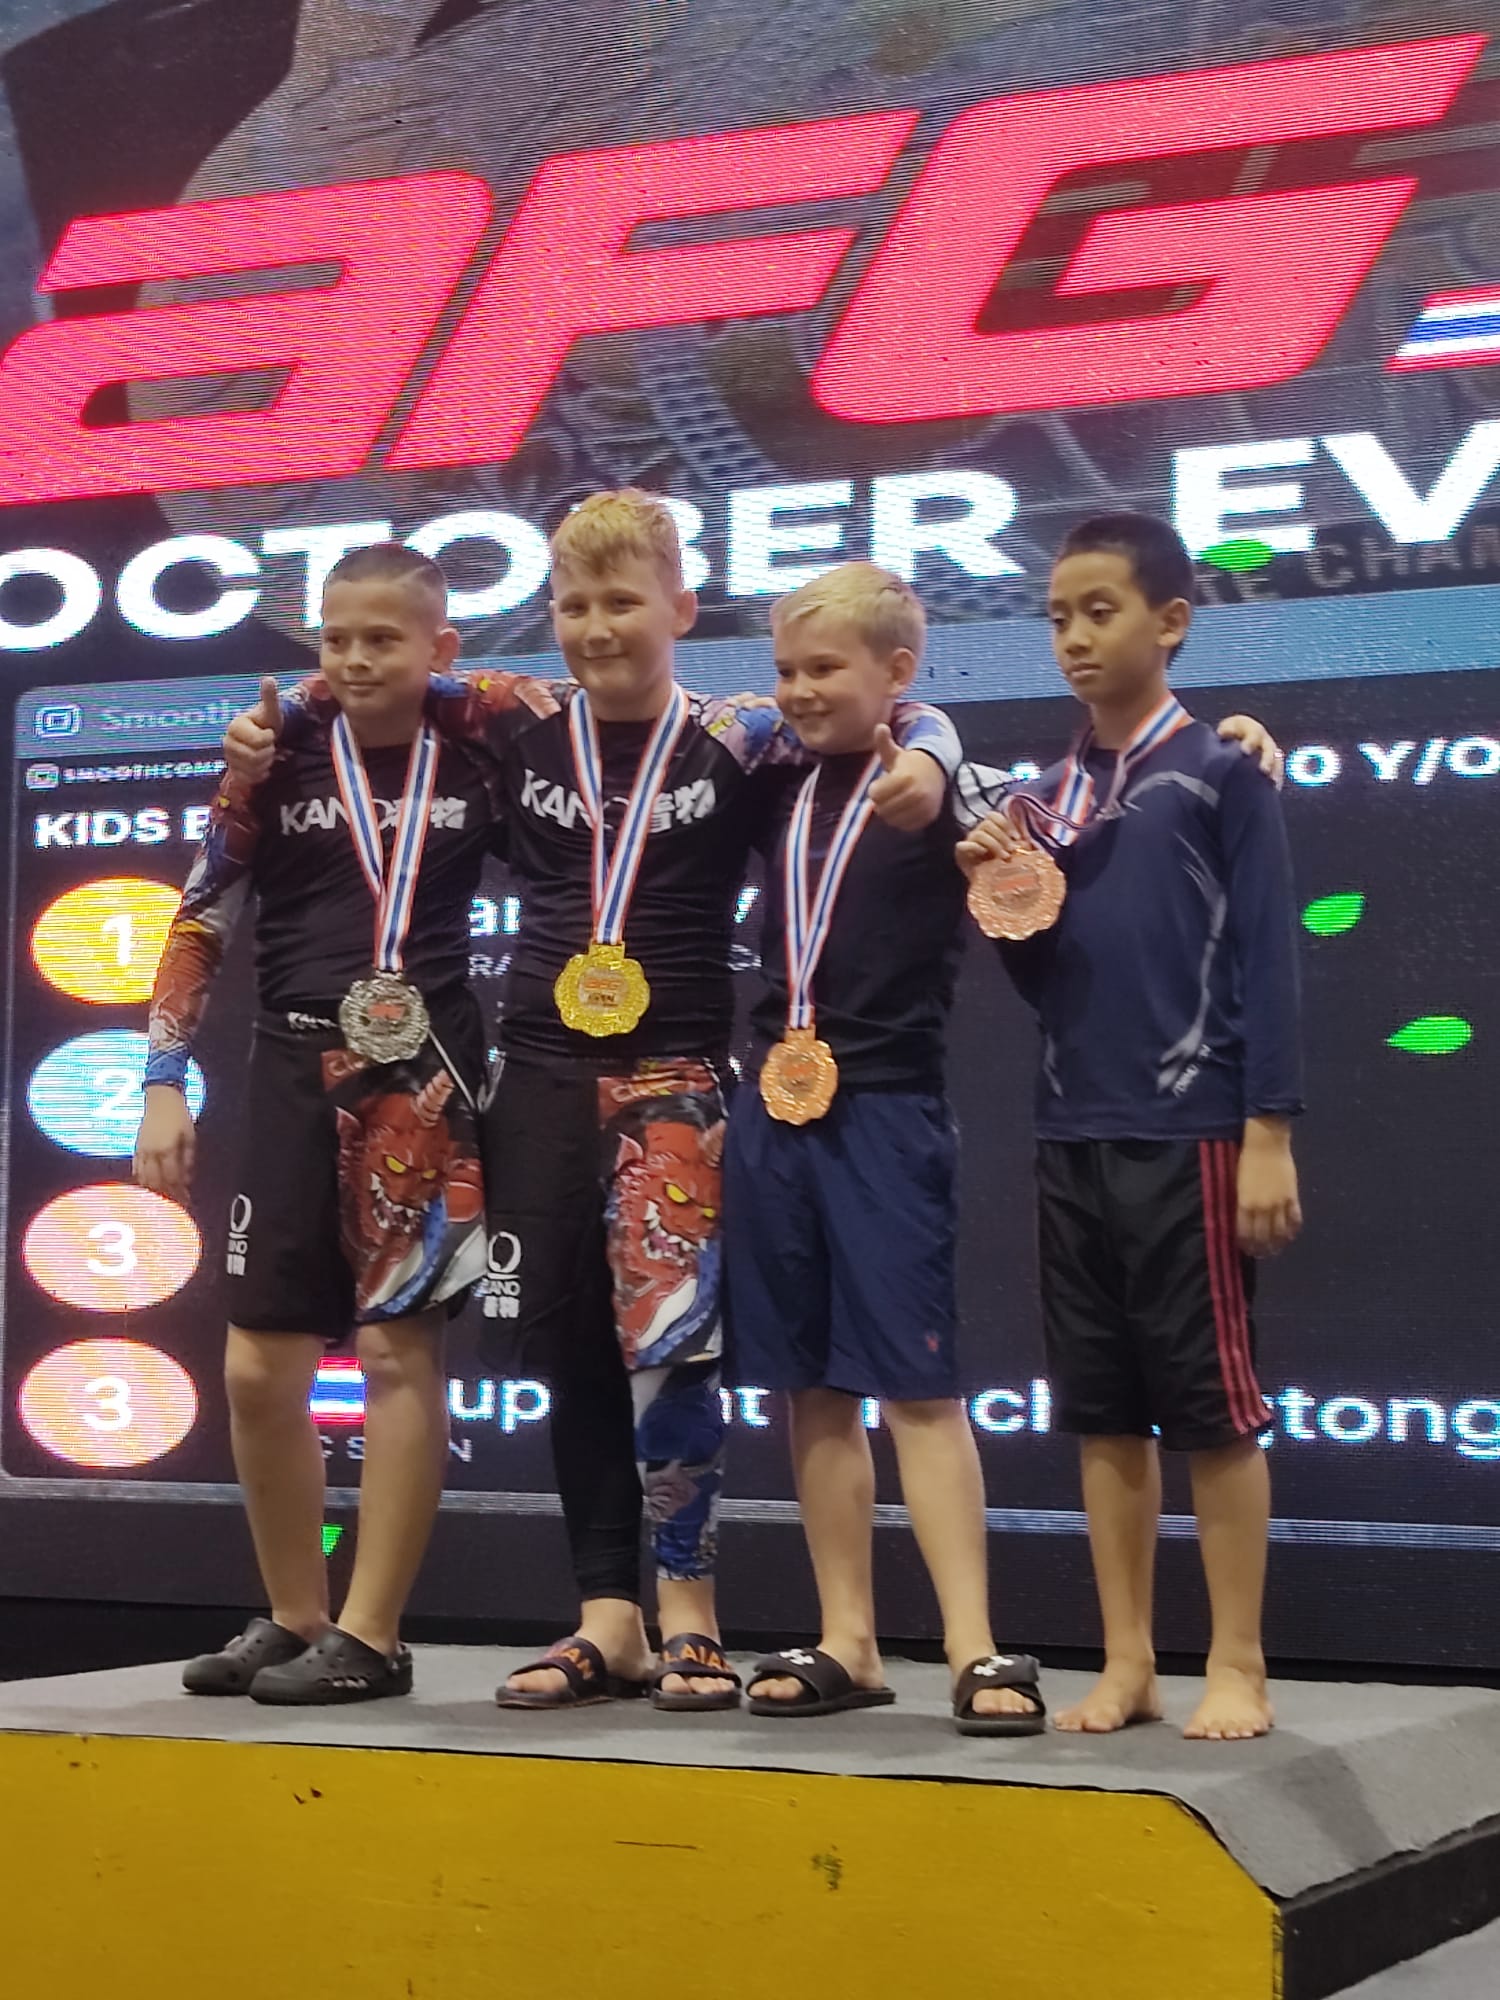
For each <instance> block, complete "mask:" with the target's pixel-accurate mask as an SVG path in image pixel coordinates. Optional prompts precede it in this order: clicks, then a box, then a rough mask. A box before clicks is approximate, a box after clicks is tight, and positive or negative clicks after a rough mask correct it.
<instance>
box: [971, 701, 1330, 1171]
mask: <svg viewBox="0 0 1500 2000" xmlns="http://www.w3.org/2000/svg"><path fill="white" fill-rule="evenodd" d="M1088 767H1089V772H1090V775H1091V776H1092V778H1093V780H1094V785H1095V797H1096V798H1098V799H1103V798H1105V797H1107V796H1108V792H1109V787H1110V784H1111V782H1112V780H1113V778H1114V773H1115V755H1114V752H1113V751H1098V752H1095V753H1093V754H1091V755H1090V757H1089V760H1088ZM1064 768H1065V767H1064V766H1063V765H1062V764H1056V765H1054V766H1053V767H1052V768H1051V769H1050V770H1049V771H1046V772H1044V773H1043V774H1042V776H1041V777H1040V778H1039V779H1037V780H1034V781H1032V782H1030V783H1028V784H1025V785H1022V786H1019V787H1017V788H1016V789H1018V790H1020V791H1023V792H1030V793H1032V794H1034V795H1035V796H1037V797H1039V798H1042V799H1045V800H1046V801H1048V803H1051V802H1052V801H1053V800H1054V799H1055V798H1056V796H1057V791H1058V787H1059V784H1060V783H1061V780H1062V777H1063V772H1064ZM1060 859H1061V865H1062V867H1063V870H1064V872H1065V873H1066V875H1067V878H1068V897H1067V901H1066V903H1065V904H1064V906H1063V912H1062V915H1061V917H1060V918H1059V919H1058V922H1057V924H1056V925H1055V926H1054V928H1053V929H1052V930H1050V931H1048V932H1045V933H1043V934H1042V935H1041V936H1039V937H1035V938H1030V939H1028V940H1027V941H1026V942H1025V943H1023V944H1002V946H1001V947H1000V949H1001V955H1002V957H1003V958H1004V960H1005V964H1006V967H1007V970H1008V971H1009V972H1010V974H1011V977H1012V978H1013V979H1014V981H1015V983H1016V986H1017V988H1018V989H1019V991H1020V992H1021V994H1022V996H1023V997H1024V998H1025V999H1026V1000H1027V1001H1028V1002H1029V1003H1030V1005H1031V1006H1032V1007H1034V1008H1035V1010H1036V1013H1037V1016H1038V1019H1039V1022H1040V1025H1041V1030H1042V1062H1041V1074H1040V1077H1039V1079H1038V1085H1037V1108H1036V1130H1037V1136H1038V1137H1039V1138H1043V1139H1186V1138H1202V1139H1215V1138H1238V1137H1239V1136H1240V1134H1241V1133H1242V1131H1243V1129H1244V1124H1245V1120H1246V1119H1247V1118H1253V1117H1269V1116H1290V1115H1292V1114H1293V1113H1295V1112H1298V1111H1300V1110H1301V1108H1302V1074H1301V1052H1300V1045H1299V1034H1298V977H1297V938H1296V906H1295V900H1294V895H1293V888H1292V873H1291V860H1290V856H1289V854H1288V851H1287V842H1286V832H1285V829H1284V827H1283V825H1282V818H1281V802H1280V800H1279V798H1278V797H1277V794H1276V791H1275V788H1274V787H1273V786H1272V785H1271V783H1270V782H1269V781H1268V780H1267V779H1266V778H1265V777H1264V776H1263V774H1262V773H1261V771H1260V770H1259V768H1258V767H1257V766H1256V764H1255V763H1254V762H1253V761H1252V760H1251V759H1250V758H1248V757H1246V756H1245V755H1244V754H1243V752H1242V751H1241V750H1240V748H1239V746H1238V745H1237V744H1234V743H1224V742H1221V741H1220V740H1219V738H1218V737H1217V736H1216V735H1215V734H1214V732H1213V731H1212V730H1211V729H1210V728H1209V727H1208V726H1207V725H1206V724H1205V723H1201V722H1195V723H1193V724H1191V725H1190V726H1189V727H1188V728H1185V729H1181V730H1179V731H1178V732H1177V734H1176V735H1175V736H1172V737H1170V738H1168V740H1167V741H1166V742H1165V743H1164V744H1162V746H1161V747H1160V748H1159V749H1158V750H1156V751H1154V752H1153V753H1152V754H1151V755H1150V756H1149V757H1147V758H1146V759H1144V760H1143V762H1142V763H1141V764H1140V765H1138V766H1137V768H1136V769H1135V771H1134V772H1133V773H1132V774H1131V777H1130V780H1129V782H1128V784H1127V786H1126V789H1125V793H1124V796H1123V799H1122V801H1121V805H1120V808H1119V809H1117V811H1116V814H1115V816H1113V817H1111V818H1109V819H1096V820H1095V821H1093V822H1092V823H1091V824H1090V825H1089V826H1088V827H1087V828H1086V829H1085V831H1084V832H1083V833H1082V834H1081V835H1080V837H1079V838H1078V840H1077V841H1076V842H1075V844H1074V845H1073V846H1072V847H1070V848H1068V849H1066V850H1065V851H1064V852H1063V854H1062V856H1061V857H1060Z"/></svg>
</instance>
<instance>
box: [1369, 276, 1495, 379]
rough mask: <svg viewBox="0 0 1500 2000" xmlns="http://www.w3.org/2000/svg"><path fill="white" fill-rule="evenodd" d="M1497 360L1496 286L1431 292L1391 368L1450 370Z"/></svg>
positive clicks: (1397, 351)
mask: <svg viewBox="0 0 1500 2000" xmlns="http://www.w3.org/2000/svg"><path fill="white" fill-rule="evenodd" d="M1484 361H1500V284H1495V285H1490V286H1487V287H1486V288H1485V289H1484V290H1482V291H1478V292H1434V294H1433V295H1432V297H1431V298H1430V299H1429V300H1428V301H1427V303H1426V305H1425V306H1423V308H1422V310H1421V312H1419V313H1418V315H1417V318H1416V323H1415V324H1414V325H1413V327H1412V329H1411V332H1410V333H1408V334H1407V336H1406V339H1405V340H1404V341H1403V342H1402V344H1401V346H1400V347H1399V348H1398V349H1397V350H1396V354H1395V358H1394V359H1393V360H1392V362H1391V366H1392V367H1393V368H1453V367H1458V366H1461V365H1463V364H1464V363H1465V362H1484Z"/></svg>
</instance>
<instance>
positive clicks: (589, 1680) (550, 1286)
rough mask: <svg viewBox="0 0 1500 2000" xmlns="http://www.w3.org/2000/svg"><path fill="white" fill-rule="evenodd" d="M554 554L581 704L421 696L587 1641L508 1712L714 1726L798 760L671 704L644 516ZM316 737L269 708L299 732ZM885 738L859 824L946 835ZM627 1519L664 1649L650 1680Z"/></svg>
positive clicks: (508, 1318) (572, 697)
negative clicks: (779, 879) (740, 1154)
mask: <svg viewBox="0 0 1500 2000" xmlns="http://www.w3.org/2000/svg"><path fill="white" fill-rule="evenodd" d="M553 555H554V576H553V592H554V594H553V623H554V629H555V631H556V633H557V637H558V642H559V645H560V646H561V649H562V652H563V656H564V659H565V661H566V663H567V665H568V667H569V669H570V671H571V673H572V675H573V677H574V678H573V681H572V682H571V683H562V684H558V683H546V682H541V681H537V680H532V679H528V678H526V677H524V676H520V675H515V674H492V673H477V674H475V675H473V676H471V677H469V678H467V679H466V680H457V681H445V682H442V683H438V684H435V692H434V698H433V701H432V703H431V713H432V714H433V717H434V719H435V721H436V723H437V725H438V726H439V728H440V729H443V730H445V731H447V732H450V733H452V734H455V735H457V736H459V737H460V738H462V739H464V740H466V741H470V742H473V743H475V744H476V745H482V746H483V747H484V748H485V750H486V751H487V753H488V755H489V757H490V758H491V760H492V765H493V768H494V769H495V771H496V773H497V778H498V784H499V788H500V794H501V798H502V803H503V809H504V812H505V820H506V833H507V849H508V856H509V860H510V865H511V868H512V870H513V872H514V875H515V879H516V884H517V887H518V889H519V890H520V892H521V898H522V917H521V927H520V931H519V934H518V936H517V939H516V944H515V951H514V955H513V958H512V963H511V969H510V977H509V984H508V987H507V994H506V1006H505V1016H504V1025H503V1034H502V1040H503V1043H504V1049H505V1065H504V1069H503V1071H502V1075H501V1079H500V1082H499V1085H498V1087H497V1090H496V1093H495V1097H494V1099H493V1101H492V1103H491V1105H490V1107H489V1109H488V1112H487V1114H486V1120H485V1133H486V1170H487V1171H486V1178H487V1181H488V1184H489V1227H490V1247H491V1267H492V1275H491V1280H490V1285H489V1290H488V1295H487V1298H486V1309H487V1313H488V1314H489V1316H490V1323H491V1326H492V1329H493V1349H494V1351H493V1359H494V1360H495V1363H496V1365H501V1366H504V1365H510V1364H511V1363H513V1362H514V1360H515V1358H516V1352H517V1345H518V1343H519V1344H521V1345H522V1347H523V1348H524V1352H525V1354H526V1358H527V1365H528V1367H531V1368H533V1369H535V1370H536V1371H537V1372H539V1373H541V1374H543V1375H545V1376H546V1377H547V1379H548V1380H549V1381H550V1383H551V1385H552V1389H553V1409H552V1443H553V1452H554V1457H555V1462H556V1467H557V1479H558V1490H559V1493H560V1496H561V1498H562V1502H563V1513H564V1520H565V1523H566V1526H567V1530H568V1535H569V1542H570V1546H571V1550H572V1555H573V1563H574V1570H575V1573H576V1576H577V1580H578V1585H579V1594H580V1596H581V1598H582V1600H583V1616H582V1618H581V1621H580V1624H579V1628H578V1631H577V1632H576V1633H574V1634H573V1635H571V1636H570V1637H569V1638H567V1639H565V1640H563V1641H561V1642H560V1643H559V1645H558V1646H556V1647H554V1648H553V1649H552V1651H551V1652H550V1653H549V1654H548V1656H547V1657H546V1658H545V1659H543V1660H541V1661H538V1662H537V1663H536V1665H535V1666H534V1667H532V1668H529V1669H524V1670H522V1671H520V1672H518V1673H516V1674H513V1675H512V1676H511V1677H510V1680H509V1681H508V1683H507V1684H506V1686H505V1687H504V1688H502V1689H501V1690H500V1695H499V1699H500V1700H501V1701H502V1702H503V1703H504V1704H505V1705H507V1706H519V1707H528V1708H558V1707H568V1706H574V1705H577V1704H579V1703H581V1702H588V1701H597V1700H599V1699H602V1698H606V1697H608V1696H609V1695H611V1694H629V1693H637V1692H639V1691H641V1689H642V1688H643V1687H644V1686H645V1685H646V1684H647V1683H648V1680H649V1681H651V1682H653V1683H654V1699H656V1700H657V1701H658V1703H659V1704H661V1705H663V1706H668V1707H673V1706H677V1707H704V1706H728V1705H732V1704H733V1703H734V1702H735V1701H737V1699H738V1693H737V1687H736V1679H735V1676H734V1674H733V1672H732V1670H731V1669H730V1668H729V1666H728V1663H727V1661H726V1660H725V1659H724V1657H723V1654H722V1651H721V1650H720V1649H719V1644H718V1636H717V1623H716V1619H715V1613H714V1604H713V1581H712V1566H713V1559H714V1553H715V1520H716V1513H717V1503H718V1495H719V1489H720V1485H721V1481H722V1461H723V1436H724V1417H723V1411H722V1407H721V1403H720V1396H719V1351H720V1338H721V1336H720V1285H719V1232H720V1206H721V1204H720V1169H719V1157H720V1150H721V1145H722V1125H723V1115H724V1114H723V1100H722V1095H721V1078H722V1077H723V1076H724V1074H725V1072H726V1069H727V1064H728V1044H729V1036H730V1027H731V1015H732V995H731V990H730V984H731V974H730V945H731V940H732V936H733V926H734V913H735V905H736V901H737V898H738V895H739V892H740V888H741V885H742V882H743V878H744V870H745V864H746V860H747V857H748V851H749V845H750V839H751V833H752V830H753V828H754V827H755V825H756V824H757V822H758V818H759V814H760V811H761V803H760V802H761V800H762V798H763V796H764V794H765V792H766V789H767V787H768V786H771V787H773V788H774V786H775V784H776V782H777V769H778V767H779V768H780V769H781V770H784V769H785V768H786V767H788V766H800V767H802V768H803V769H805V768H806V766H807V762H808V758H807V753H806V751H804V750H803V749H802V747H801V745H800V744H798V742H797V741H796V738H795V737H794V736H793V735H792V734H791V732H790V730H789V729H788V728H787V727H786V725H785V724H784V723H783V722H782V721H781V718H780V717H778V716H777V715H776V714H774V712H771V711H768V710H766V709H761V708H754V707H745V706H740V705H737V704H736V703H734V702H733V701H717V700H707V699H704V698H703V697H700V696H696V695H689V694H687V693H686V692H685V691H682V690H679V689H678V687H677V686H676V683H675V682H674V680H673V677H672V657H673V646H674V642H675V640H676V639H677V638H679V637H681V636H682V635H683V634H684V633H685V632H686V631H687V630H688V629H689V628H690V627H691V625H692V622H693V618H694V616H695V614H696V602H695V600H694V598H693V596H692V594H691V593H690V592H688V591H686V590H684V589H683V586H682V571H681V556H680V551H679V548H678V542H677V533H676V528H675V525H674V523H673V521H672V517H671V514H670V512H669V511H668V509H667V508H666V507H664V506H663V505H662V503H661V502H660V501H659V500H656V499H654V498H653V497H652V496H650V495H648V494H644V493H636V492H632V491H626V492H622V493H609V494H596V495H594V496H593V497H592V498H591V499H589V500H587V501H585V502H584V503H583V505H582V506H581V507H579V508H578V509H576V510H575V512H574V513H573V514H571V515H570V516H569V517H568V518H567V520H566V521H565V522H564V523H563V524H562V526H561V527H560V528H559V530H558V532H557V535H556V536H555V537H554V541H553ZM311 719H312V720H313V721H316V720H317V716H316V713H315V714H314V716H313V717H312V718H311ZM308 722H309V716H308V714H307V712H306V711H305V710H302V711H298V710H297V709H296V708H294V707H292V706H290V705H289V709H288V726H289V730H292V729H300V728H303V727H306V726H307V725H308ZM893 724H894V728H895V734H896V735H897V736H898V737H900V738H901V739H902V741H903V743H904V744H905V745H906V746H907V748H906V749H904V750H903V749H896V748H894V747H893V750H892V753H891V768H890V769H889V770H888V771H886V772H885V773H884V774H883V776H882V778H881V780H880V782H879V784H878V785H877V786H876V788H875V793H876V799H875V804H876V810H877V811H878V812H879V813H880V814H882V815H883V816H885V817H886V818H888V819H889V820H890V821H891V822H892V823H893V824H902V825H917V824H922V823H925V822H926V821H928V820H930V819H932V818H933V817H935V815H936V814H937V813H938V811H939V810H940V808H941V803H942V797H943V792H944V788H945V782H946V780H945V773H950V774H951V772H952V771H953V770H954V769H955V768H956V766H957V763H958V759H959V754H960V752H959V747H958V741H957V737H956V736H955V735H954V733H953V730H952V728H951V725H949V724H948V723H947V721H946V720H945V718H943V717H942V716H941V715H939V714H938V713H937V712H936V711H934V710H926V709H923V708H922V707H921V706H920V705H919V704H915V703H907V704H903V705H902V707H901V708H900V709H899V710H898V712H897V714H896V715H895V716H894V717H893ZM268 741H269V738H267V737H266V735H265V732H264V731H263V730H257V729H256V728H255V727H253V726H250V727H248V728H247V727H246V726H245V725H244V724H243V723H237V724H235V725H233V726H232V728H231V731H230V737H229V740H228V743H227V748H228V750H229V753H230V755H231V757H232V758H237V757H239V756H241V755H242V754H244V753H247V752H248V753H250V755H251V756H252V757H253V756H254V754H255V753H256V751H257V750H258V749H259V750H261V751H263V749H264V746H265V744H266V742H268ZM929 750H930V753H931V754H930V755H928V754H925V753H926V752H927V751H929ZM934 760H936V761H934ZM245 768H249V769H253V768H254V765H253V764H251V765H249V766H246V767H245ZM600 806H602V814H601V812H600V810H599V807H600ZM601 817H602V827H603V832H602V836H601V839H600V840H599V841H598V842H597V843H596V841H595V837H594V828H595V825H596V824H597V823H598V822H599V820H600V819H601ZM643 1003H644V1004H643ZM643 1495H644V1504H645V1506H646V1508H647V1510H648V1511H649V1514H650V1517H651V1523H652V1539H653V1543H654V1549H655V1555H656V1565H657V1575H658V1591H657V1597H658V1609H659V1615H660V1620H661V1627H662V1632H663V1635H664V1636H663V1646H662V1657H661V1661H660V1664H659V1666H657V1668H656V1671H655V1674H654V1675H653V1673H652V1665H653V1663H652V1659H651V1654H650V1651H649V1648H648V1647H647V1644H646V1637H645V1627H644V1624H643V1622H642V1617H641V1610H640V1524H641V1514H642V1506H643ZM683 1669H685V1670H686V1676H687V1677H684V1672H683V1671H682V1670H683Z"/></svg>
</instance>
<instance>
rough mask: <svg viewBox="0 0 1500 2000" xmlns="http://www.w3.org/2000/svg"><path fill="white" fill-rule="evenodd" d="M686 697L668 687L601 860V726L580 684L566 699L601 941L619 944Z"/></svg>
mask: <svg viewBox="0 0 1500 2000" xmlns="http://www.w3.org/2000/svg"><path fill="white" fill-rule="evenodd" d="M687 720H688V698H687V696H686V695H685V694H684V693H683V691H682V689H681V688H680V687H674V688H673V689H672V699H671V700H670V701H669V702H668V703H667V705H666V707H665V708H664V709H663V710H662V712H661V714H660V715H659V716H658V717H657V721H656V727H655V728H654V729H653V730H652V732H651V736H650V740H649V741H648V742H647V744H646V747H645V749H644V750H643V751H642V752H641V761H640V764H639V766H638V768H637V770H636V774H635V783H634V784H633V785H632V786H631V788H630V797H629V798H628V799H627V800H626V803H625V817H624V819H623V820H621V822H620V831H619V834H618V836H617V837H616V840H615V844H614V851H613V853H612V854H611V855H610V856H609V861H608V866H607V867H606V864H605V853H604V845H605V841H606V839H607V838H608V829H607V828H606V827H605V824H604V799H603V769H604V761H603V758H602V757H601V756H600V754H599V726H598V724H597V723H596V722H595V721H594V717H593V713H592V711H591V710H590V708H589V700H588V696H587V695H586V694H585V693H584V692H583V690H582V689H581V688H580V689H579V691H578V692H577V693H576V694H575V695H574V696H573V699H572V701H571V702H570V703H569V704H568V733H569V735H570V736H571V738H572V742H573V768H574V770H575V771H576V773H577V776H578V795H579V797H580V798H581V799H582V800H583V809H584V812H585V813H586V814H587V815H588V820H589V824H590V826H591V827H592V828H593V830H594V855H593V874H592V885H593V898H594V930H593V934H594V938H595V940H596V941H597V942H598V943H599V944H620V943H622V942H623V941H624V937H625V918H626V915H627V913H628V912H629V909H630V899H631V897H632V896H633V895H634V894H635V881H636V877H637V876H638V875H639V874H640V872H641V862H642V860H643V859H644V857H645V853H646V841H647V839H648V837H649V836H650V833H651V817H652V814H653V813H654V812H655V810H656V801H657V799H658V798H659V797H660V796H661V788H662V786H663V785H664V784H665V783H666V781H667V772H668V770H669V769H670V768H671V763H672V754H673V752H674V751H675V750H676V748H677V740H678V738H679V737H680V736H681V735H682V732H683V730H684V729H685V728H686V727H687Z"/></svg>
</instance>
